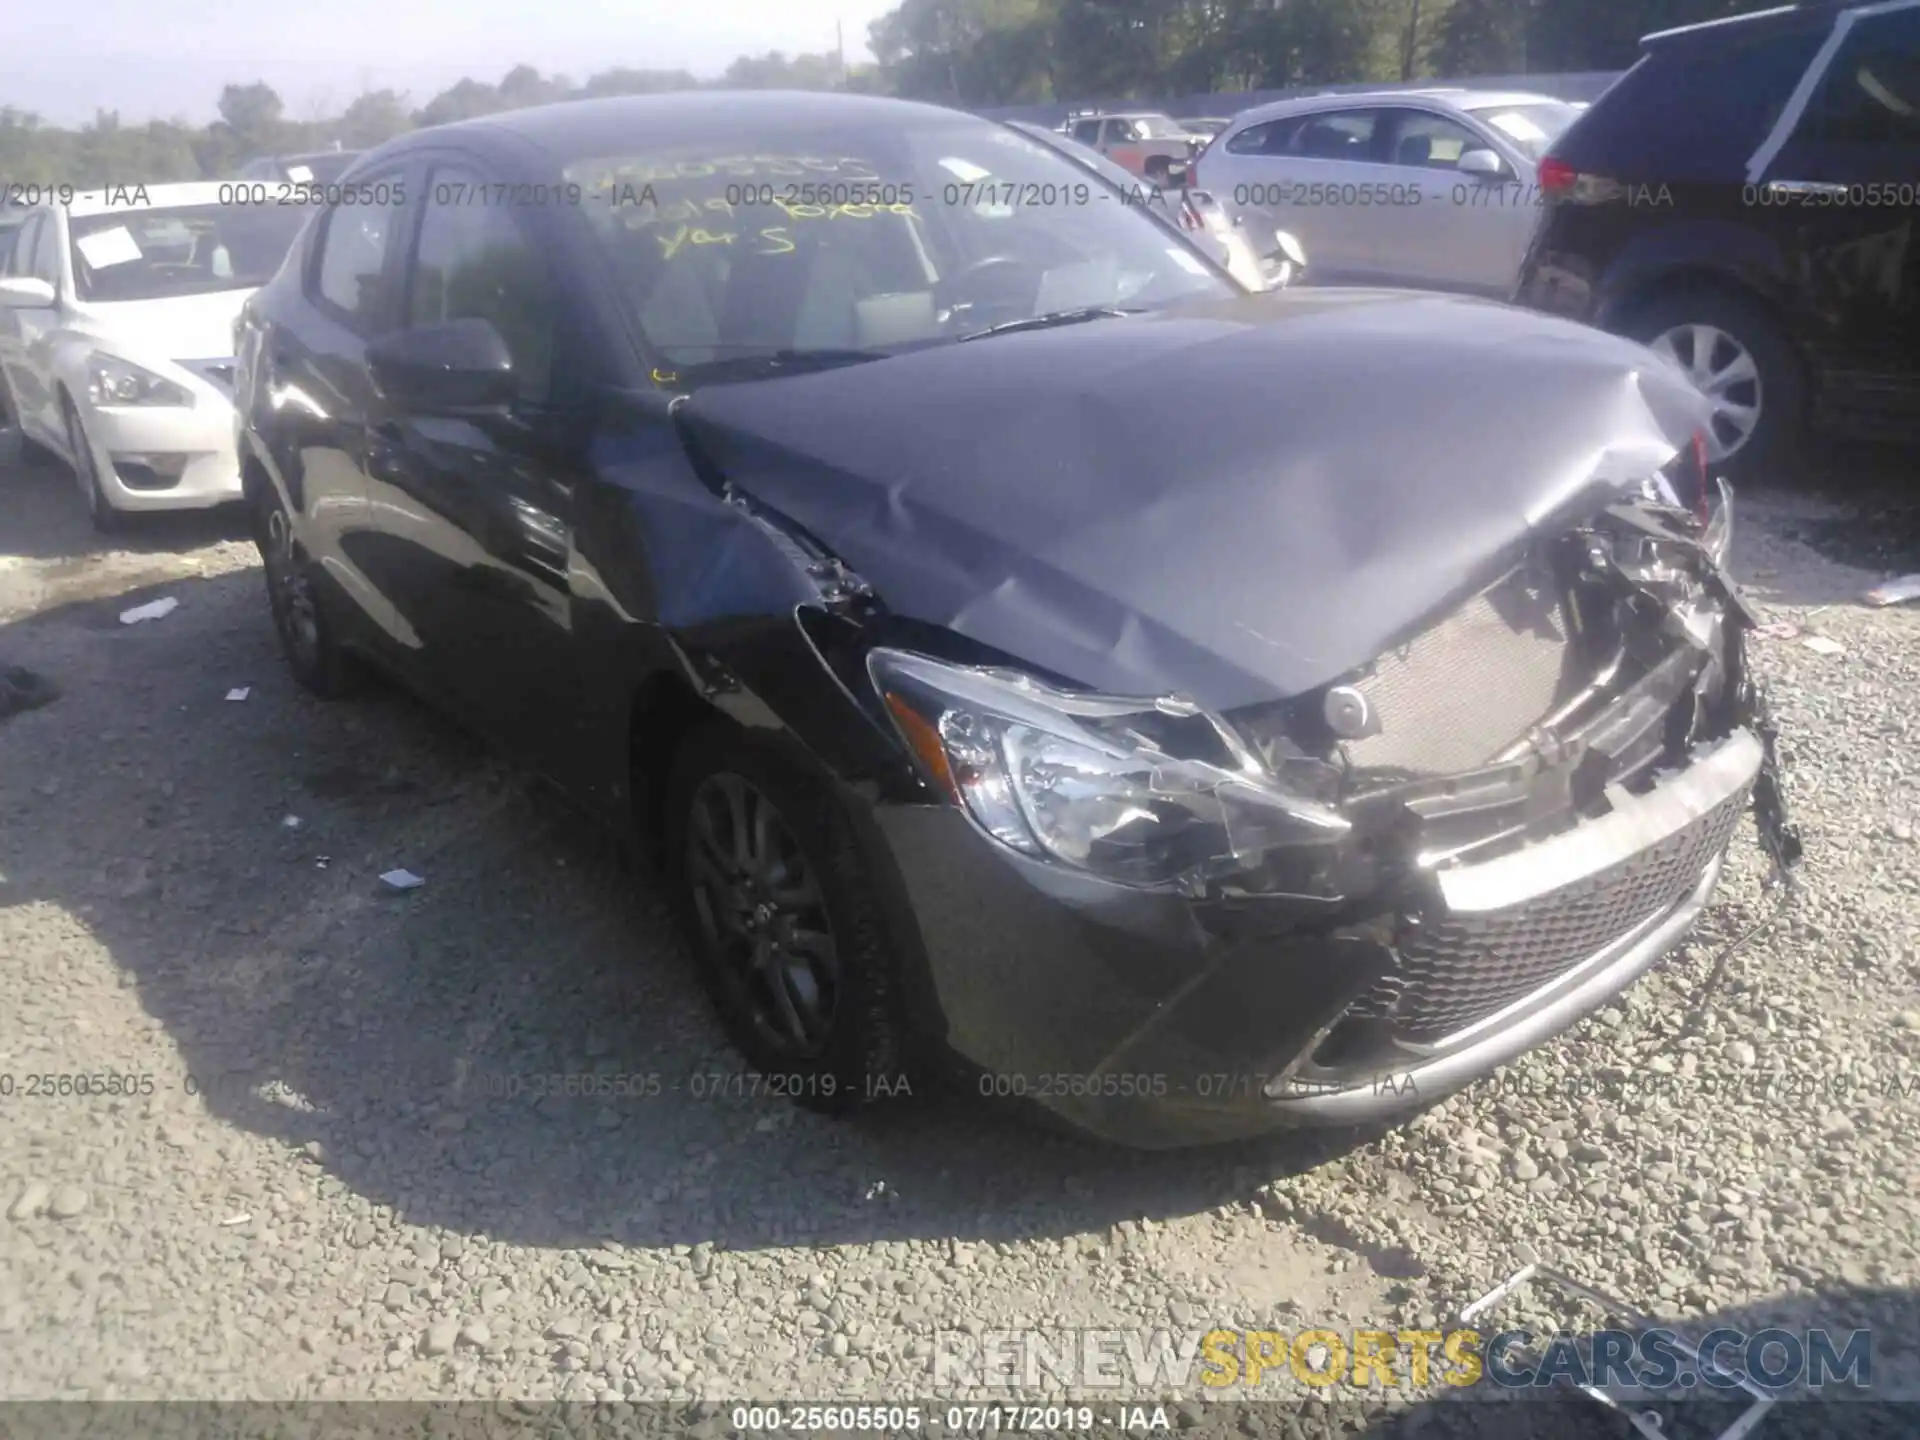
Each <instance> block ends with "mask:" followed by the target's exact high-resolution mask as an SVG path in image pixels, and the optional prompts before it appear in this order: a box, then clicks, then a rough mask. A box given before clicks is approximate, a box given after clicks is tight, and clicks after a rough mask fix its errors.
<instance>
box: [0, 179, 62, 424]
mask: <svg viewBox="0 0 1920 1440" xmlns="http://www.w3.org/2000/svg"><path fill="white" fill-rule="evenodd" d="M60 236H61V226H60V214H59V212H58V211H57V210H55V209H53V208H51V207H48V208H46V209H42V210H41V211H40V212H39V213H38V214H36V215H35V216H34V217H33V218H32V219H31V220H29V221H28V222H27V228H26V230H24V231H22V233H21V235H20V237H19V239H18V240H17V241H16V242H15V244H14V250H13V254H12V256H11V258H10V263H9V269H8V274H9V275H13V276H20V277H23V278H32V279H35V280H44V281H46V283H47V284H49V285H51V286H53V289H54V299H53V302H52V303H51V304H48V305H36V306H20V307H14V306H8V307H6V317H7V319H6V339H5V342H4V349H3V350H0V363H4V364H5V366H6V371H7V389H8V392H9V393H10V394H11V395H12V397H13V406H14V408H15V409H16V410H17V411H18V412H19V413H18V414H17V416H16V417H15V418H16V419H17V420H18V421H19V423H20V428H21V430H22V432H23V433H25V434H27V435H31V436H32V437H33V438H34V439H36V440H40V441H42V442H44V443H47V444H50V445H52V446H53V447H54V448H55V449H57V450H59V451H61V452H63V453H64V452H65V450H66V448H67V439H66V417H65V416H64V415H63V414H62V413H61V409H60V395H59V389H58V386H57V385H56V384H55V382H54V376H53V342H54V340H55V339H56V338H57V337H58V334H59V329H60V324H61V310H62V303H63V300H62V295H61V285H60Z"/></svg>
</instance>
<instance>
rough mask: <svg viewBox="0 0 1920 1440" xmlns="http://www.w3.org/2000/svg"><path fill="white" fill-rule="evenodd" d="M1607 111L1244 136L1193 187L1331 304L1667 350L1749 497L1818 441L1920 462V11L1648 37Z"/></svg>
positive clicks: (1568, 108) (1784, 18) (1516, 108)
mask: <svg viewBox="0 0 1920 1440" xmlns="http://www.w3.org/2000/svg"><path fill="white" fill-rule="evenodd" d="M1642 51H1643V53H1642V55H1641V57H1640V59H1639V61H1638V63H1636V64H1635V65H1634V66H1633V68H1632V69H1631V70H1629V71H1628V72H1627V73H1626V74H1625V75H1624V76H1622V77H1621V79H1620V80H1619V81H1618V82H1616V83H1615V84H1614V85H1613V86H1612V88H1610V89H1609V90H1608V91H1607V92H1606V93H1605V94H1604V95H1603V96H1602V97H1601V98H1600V99H1599V100H1597V101H1595V102H1593V103H1592V104H1591V105H1569V104H1565V103H1563V102H1561V101H1558V100H1553V99H1551V98H1549V97H1547V96H1543V95H1527V94H1493V93H1487V92H1479V91H1473V90H1464V89H1454V90H1431V91H1393V92H1378V93H1373V94H1344V95H1333V96H1320V97H1314V98H1310V99H1302V100H1292V101H1285V102H1281V103H1279V104H1274V105H1267V106H1262V107H1259V108H1256V109H1253V110H1249V111H1246V112H1244V113H1242V114H1240V115H1237V116H1235V117H1234V119H1233V121H1232V123H1231V124H1230V125H1229V126H1228V127H1227V128H1226V129H1225V131H1224V132H1223V133H1222V134H1221V135H1220V136H1219V137H1218V138H1217V139H1216V140H1215V141H1214V142H1213V143H1212V144H1211V145H1209V146H1208V148H1207V149H1206V150H1205V151H1204V152H1203V153H1202V154H1201V155H1200V157H1199V158H1198V159H1197V160H1196V161H1195V163H1194V166H1193V171H1192V183H1193V184H1195V185H1197V186H1199V187H1202V188H1204V189H1206V190H1207V191H1209V192H1211V193H1212V194H1214V195H1216V196H1218V197H1220V199H1221V200H1222V202H1223V203H1225V204H1227V205H1228V206H1229V207H1230V208H1231V210H1232V212H1233V214H1234V216H1235V218H1236V219H1238V220H1241V221H1243V222H1245V223H1246V224H1247V225H1248V227H1249V228H1250V229H1252V230H1254V231H1256V232H1262V231H1266V230H1271V229H1273V228H1275V227H1283V228H1285V229H1287V230H1289V231H1291V232H1293V233H1295V234H1296V235H1298V236H1299V237H1300V238H1301V239H1302V240H1303V241H1304V242H1305V245H1306V248H1307V250H1308V252H1309V253H1310V254H1311V255H1312V257H1313V262H1314V278H1315V282H1316V283H1320V284H1326V283H1342V282H1345V283H1359V284H1388V285H1405V286H1415V287H1420V288H1427V289H1440V290H1457V291H1462V292H1465V293H1471V294H1480V295H1486V296H1492V297H1497V298H1501V299H1512V300H1514V301H1516V302H1517V303H1520V304H1523V305H1527V306H1530V307H1534V308H1537V309H1543V310H1547V311H1550V312H1552V313H1555V314H1561V315H1566V316H1569V317H1571V318H1574V319H1577V320H1582V321H1587V322H1590V323H1593V324H1597V325H1600V326H1603V327H1605V328H1607V329H1610V330H1614V331H1617V332H1618V333H1620V334H1623V335H1627V336H1631V337H1633V338H1635V339H1638V340H1642V341H1644V342H1646V343H1648V344H1650V345H1651V346H1652V347H1653V348H1654V349H1656V350H1657V351H1659V352H1661V353H1662V354H1664V355H1666V356H1667V357H1668V358H1669V359H1671V360H1672V361H1673V362H1674V363H1676V364H1677V365H1679V366H1680V367H1681V368H1683V369H1684V370H1686V371H1687V373H1688V374H1689V376H1690V377H1691V378H1692V379H1693V380H1694V382H1695V383H1696V384H1697V385H1699V386H1700V388H1701V389H1702V390H1703V391H1705V392H1706V393H1707V394H1708V395H1709V396H1710V397H1711V398H1712V401H1713V407H1714V415H1713V422H1712V424H1711V425H1710V426H1709V427H1708V432H1707V437H1706V444H1707V447H1708V455H1709V459H1710V460H1711V461H1712V463H1713V464H1714V465H1716V466H1717V467H1720V468H1722V469H1724V470H1725V471H1726V472H1727V473H1728V474H1730V475H1733V476H1736V477H1738V476H1742V475H1747V474H1751V473H1754V472H1755V471H1757V470H1761V469H1766V468H1777V466H1778V464H1779V462H1781V461H1782V460H1784V459H1786V458H1787V457H1788V455H1789V454H1790V453H1791V451H1792V450H1793V448H1794V447H1795V446H1796V445H1797V443H1798V441H1799V440H1800V439H1801V438H1802V437H1803V436H1804V435H1805V434H1806V433H1808V431H1809V430H1810V429H1813V430H1819V431H1823V432H1829V433H1836V434H1841V435H1851V436H1866V437H1872V438H1886V439H1899V440H1908V441H1911V440H1915V439H1920V243H1916V240H1915V225H1916V221H1917V220H1920V0H1820V3H1803V4H1799V5H1788V6H1785V7H1782V8H1779V9H1774V10H1768V11H1765V12H1762V13H1759V14H1754V15H1747V16H1741V17H1736V18H1734V19H1729V20H1720V21H1713V22H1709V23H1706V24H1700V25H1692V26H1687V27H1684V28H1681V29H1675V30H1670V31H1665V32H1661V33H1659V34H1656V35H1651V36H1649V37H1647V38H1646V40H1645V41H1644V42H1643V43H1642Z"/></svg>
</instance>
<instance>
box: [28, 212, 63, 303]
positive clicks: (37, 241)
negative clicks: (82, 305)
mask: <svg viewBox="0 0 1920 1440" xmlns="http://www.w3.org/2000/svg"><path fill="white" fill-rule="evenodd" d="M62 230H63V227H62V226H61V224H60V213H59V211H58V210H57V209H52V210H48V211H46V212H44V214H43V216H42V219H41V224H40V233H39V234H38V235H36V236H35V237H34V241H33V248H34V250H35V252H38V251H39V249H40V247H41V245H42V243H50V244H51V245H52V247H53V273H52V274H51V275H42V274H41V273H40V272H39V271H38V270H29V271H28V272H27V273H28V274H29V275H31V276H33V278H34V279H36V280H45V281H46V282H47V283H48V284H49V285H51V286H53V296H54V299H55V300H56V301H57V300H58V299H59V298H60V292H61V290H62V288H63V287H62V285H61V283H60V282H61V280H62V279H63V278H64V276H65V274H66V270H67V265H68V261H67V256H66V248H67V246H69V245H71V244H72V243H73V232H72V230H71V229H70V228H69V229H66V230H65V233H62ZM49 236H50V237H51V239H50V241H48V240H46V237H49ZM38 258H39V257H38V254H37V253H36V254H34V255H30V256H28V260H29V262H32V261H35V260H37V259H38Z"/></svg>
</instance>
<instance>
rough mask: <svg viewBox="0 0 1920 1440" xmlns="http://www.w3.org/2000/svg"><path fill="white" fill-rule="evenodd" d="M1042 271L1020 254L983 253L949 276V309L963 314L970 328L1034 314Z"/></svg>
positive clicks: (947, 297) (957, 313) (947, 296)
mask: <svg viewBox="0 0 1920 1440" xmlns="http://www.w3.org/2000/svg"><path fill="white" fill-rule="evenodd" d="M1043 273H1044V272H1043V271H1042V269H1041V267H1040V266H1038V265H1035V264H1034V263H1033V262H1032V261H1030V260H1022V259H1021V258H1020V257H1019V256H1017V255H983V256H981V257H980V258H979V259H978V260H975V261H973V262H971V263H970V264H968V265H965V266H963V267H962V268H961V269H959V270H957V271H956V272H954V274H953V275H952V276H950V277H949V278H948V279H947V281H946V283H945V284H944V286H943V287H942V288H943V289H944V290H945V292H946V294H945V299H946V308H947V309H949V310H951V311H952V312H953V313H954V314H955V315H964V316H965V319H966V324H967V326H968V327H969V328H976V327H978V326H981V325H991V324H993V323H994V322H995V321H996V320H1007V319H1019V318H1021V317H1023V316H1026V315H1029V314H1031V313H1032V310H1033V302H1034V299H1035V298H1036V297H1037V296H1038V295H1039V293H1040V279H1041V276H1042V274H1043Z"/></svg>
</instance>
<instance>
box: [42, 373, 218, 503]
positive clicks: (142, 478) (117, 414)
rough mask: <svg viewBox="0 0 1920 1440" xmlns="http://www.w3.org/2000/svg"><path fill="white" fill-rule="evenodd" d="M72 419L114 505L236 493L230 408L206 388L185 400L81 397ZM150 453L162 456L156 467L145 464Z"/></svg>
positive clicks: (196, 500)
mask: <svg viewBox="0 0 1920 1440" xmlns="http://www.w3.org/2000/svg"><path fill="white" fill-rule="evenodd" d="M80 419H81V424H82V425H83V426H84V427H85V430H86V434H87V441H88V443H89V444H90V445H91V446H92V447H93V464H94V472H95V473H96V474H97V475H99V477H100V485H101V488H102V489H103V490H104V491H105V492H106V495H107V498H108V500H110V501H111V502H112V504H113V507H114V508H115V509H116V510H140V511H145V510H199V509H206V508H208V507H211V506H214V505H224V504H227V503H229V502H231V501H235V500H238V499H240V498H241V489H240V461H239V456H238V453H237V452H236V451H235V449H234V435H233V406H232V404H231V402H229V401H227V400H226V399H224V398H223V397H220V396H217V395H214V394H213V393H212V392H211V391H208V393H206V394H196V396H195V403H194V404H193V405H192V406H161V405H153V406H134V405H126V406H100V405H94V404H92V403H91V402H88V401H82V402H80ZM155 459H158V460H160V461H162V462H163V463H162V465H161V466H160V467H159V468H158V469H156V467H154V466H153V465H151V464H150V463H148V462H150V461H152V460H155ZM176 466H177V467H178V474H177V477H176V476H175V475H174V474H173V473H172V471H173V469H174V467H176Z"/></svg>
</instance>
